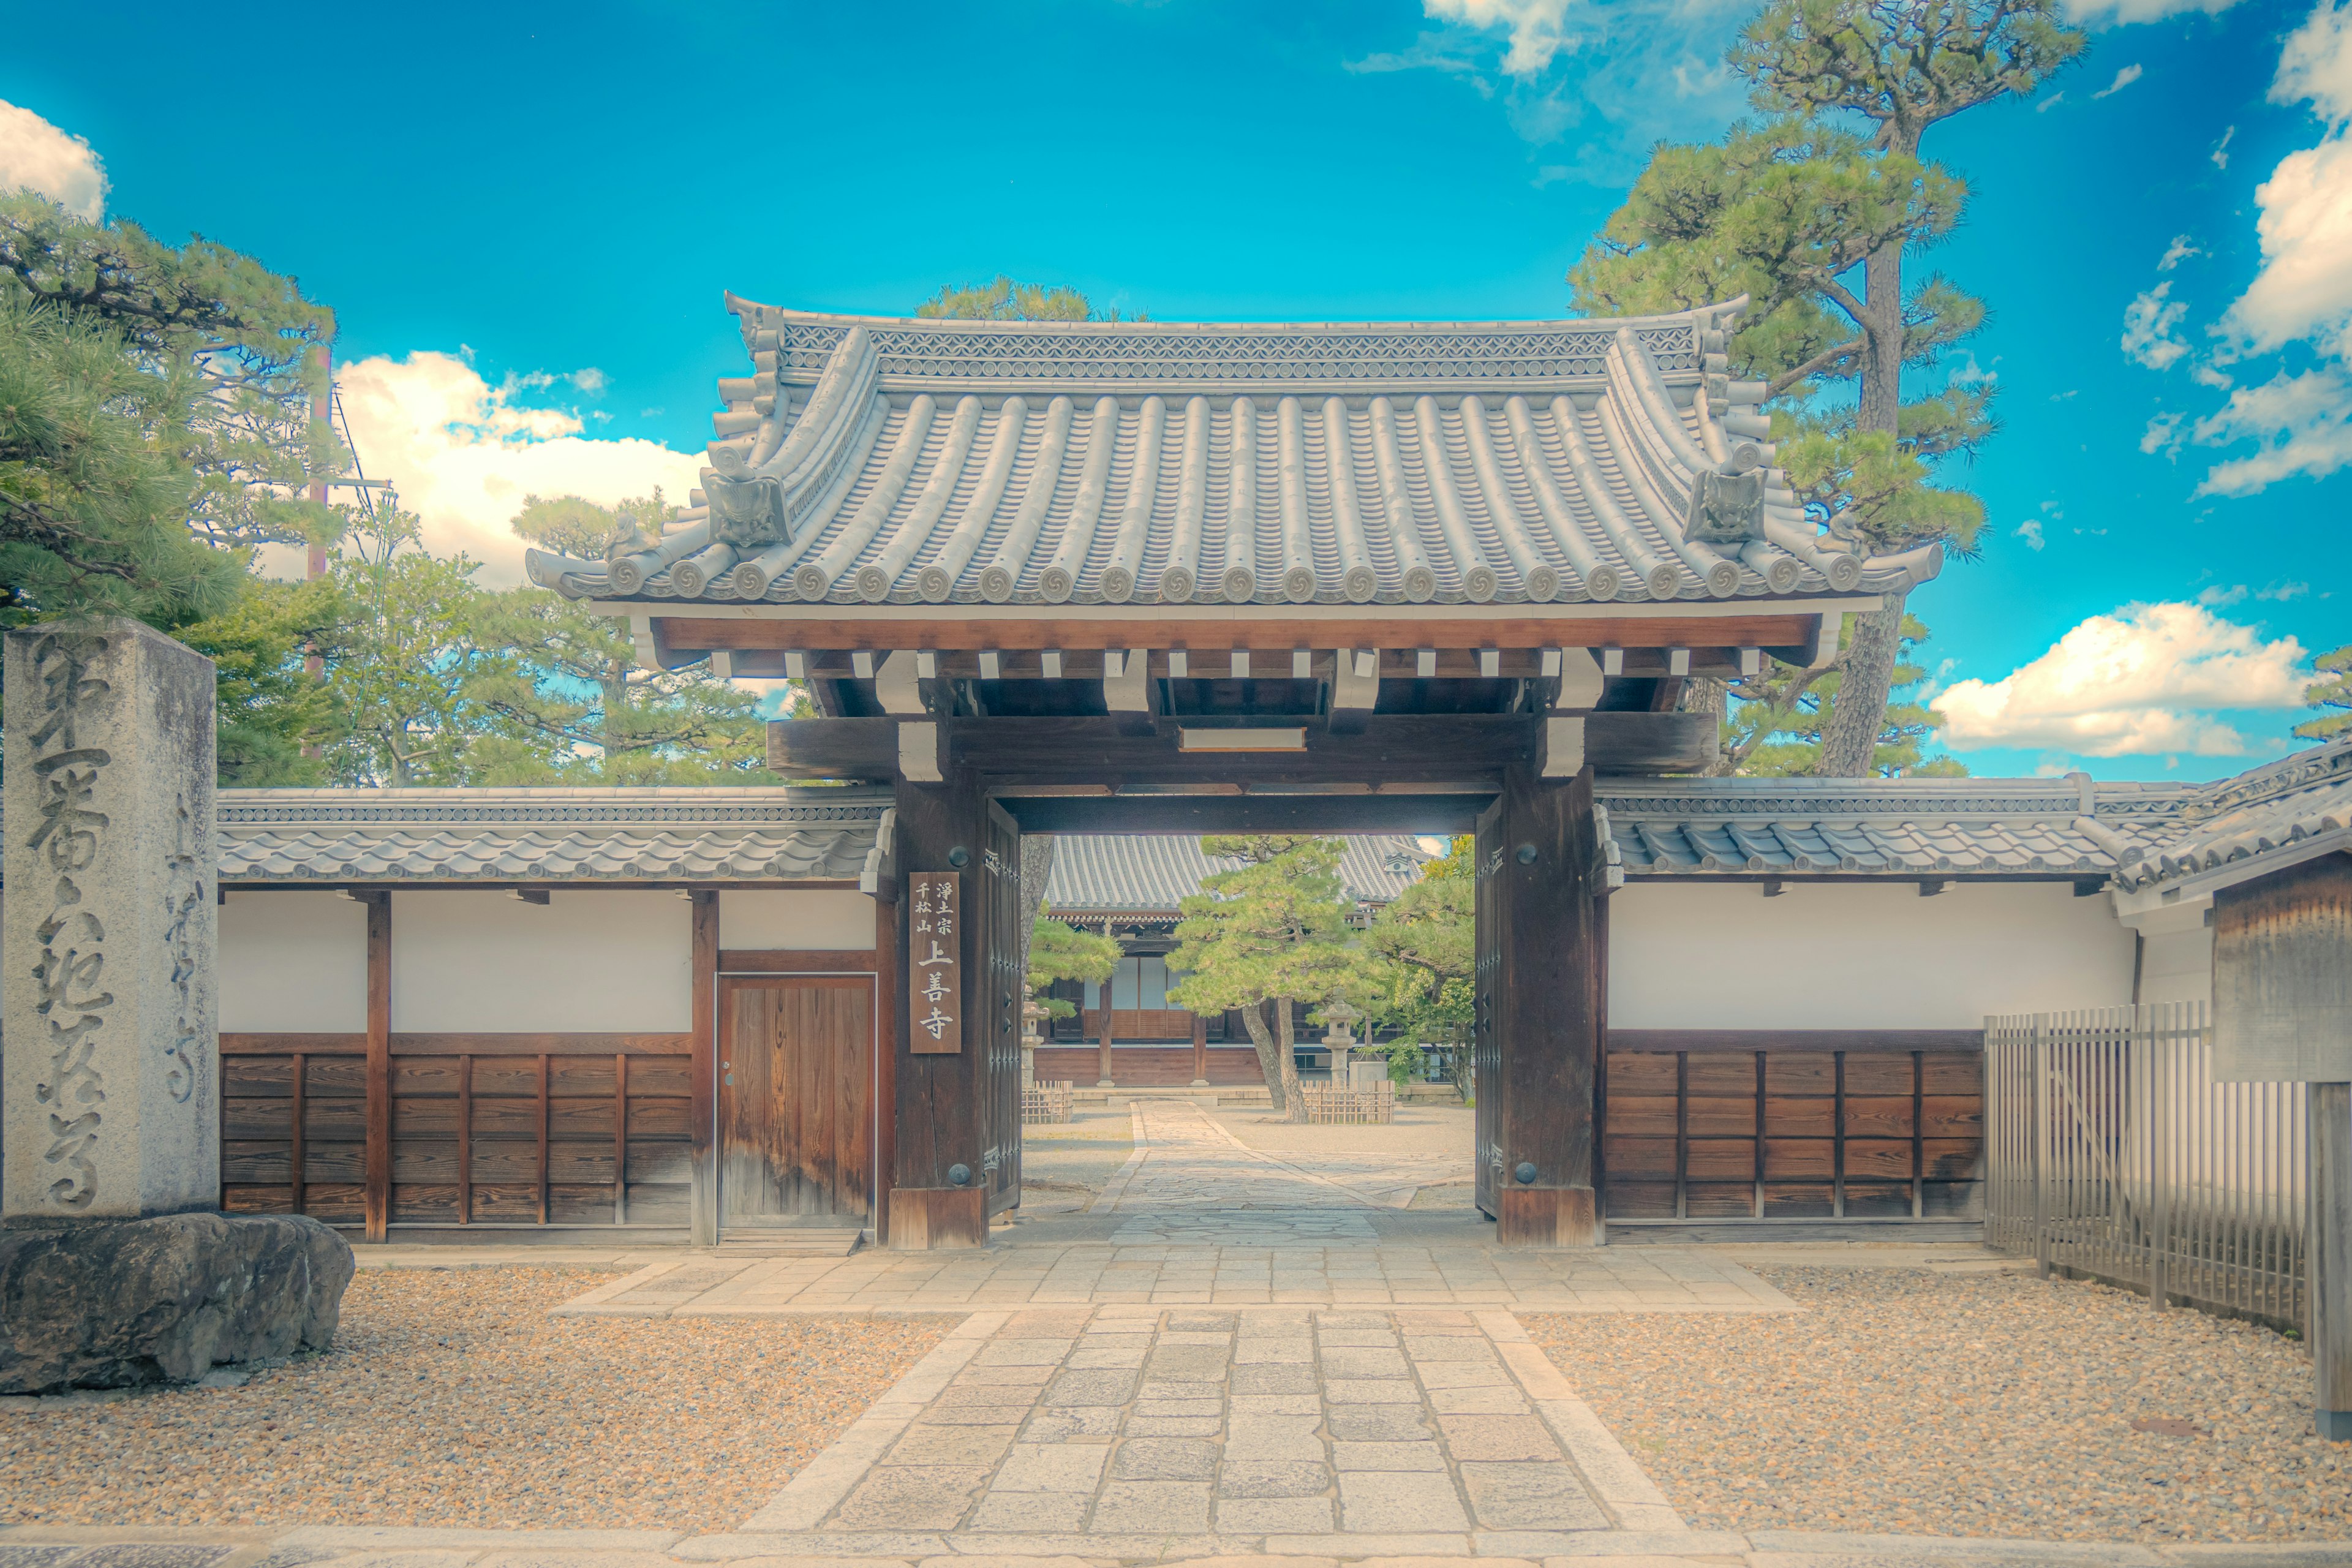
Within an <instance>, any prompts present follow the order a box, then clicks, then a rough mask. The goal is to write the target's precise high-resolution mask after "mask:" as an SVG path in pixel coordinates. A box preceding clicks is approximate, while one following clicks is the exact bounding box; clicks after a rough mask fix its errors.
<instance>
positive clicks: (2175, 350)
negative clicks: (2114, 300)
mask: <svg viewBox="0 0 2352 1568" xmlns="http://www.w3.org/2000/svg"><path fill="white" fill-rule="evenodd" d="M2171 292H2172V284H2171V282H2170V281H2169V280H2167V281H2165V282H2162V283H2159V284H2158V285H2157V286H2156V287H2155V288H2153V289H2149V290H2148V291H2147V292H2146V293H2144V294H2141V295H2139V296H2138V297H2137V298H2136V299H2134V300H2132V302H2131V303H2130V304H2128V305H2126V306H2125V307H2124V336H2123V351H2124V357H2125V358H2126V359H2135V360H2137V361H2138V362H2139V363H2142V364H2144V365H2146V366H2147V368H2148V369H2150V370H2166V369H2169V368H2170V367H2171V365H2172V363H2173V362H2174V361H2176V360H2179V359H2180V358H2181V357H2182V356H2183V355H2185V354H2187V353H2189V345H2188V344H2187V343H2184V342H2181V341H2180V340H2179V338H2176V337H2174V336H2173V335H2172V331H2173V329H2174V328H2176V327H2178V326H2179V325H2180V319H2181V318H2182V317H2183V316H2186V315H2187V314H2189V307H2188V305H2187V304H2185V303H2184V302H2182V301H2181V300H2167V299H2166V298H2165V296H2166V295H2168V294H2169V293H2171Z"/></svg>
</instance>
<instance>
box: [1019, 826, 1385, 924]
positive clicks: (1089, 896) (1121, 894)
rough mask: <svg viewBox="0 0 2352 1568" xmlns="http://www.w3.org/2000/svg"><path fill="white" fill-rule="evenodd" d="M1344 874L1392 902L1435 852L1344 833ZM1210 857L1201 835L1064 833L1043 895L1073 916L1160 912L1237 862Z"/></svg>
mask: <svg viewBox="0 0 2352 1568" xmlns="http://www.w3.org/2000/svg"><path fill="white" fill-rule="evenodd" d="M1346 844H1347V851H1346V853H1345V854H1344V855H1342V856H1341V857H1340V859H1339V879H1340V881H1341V882H1342V883H1343V884H1344V885H1345V886H1346V888H1347V889H1348V891H1349V893H1350V894H1351V895H1352V896H1353V897H1355V898H1356V899H1357V900H1359V901H1360V902H1366V903H1386V902H1388V901H1389V900H1391V899H1393V898H1395V897H1396V896H1397V894H1399V893H1400V892H1402V891H1403V890H1404V889H1405V887H1406V886H1407V885H1408V884H1409V883H1411V882H1412V880H1413V879H1415V878H1417V877H1418V876H1420V874H1421V866H1422V863H1423V861H1425V860H1427V859H1428V858H1430V857H1429V855H1428V852H1427V851H1425V850H1423V848H1421V847H1420V846H1419V845H1418V844H1416V843H1415V842H1414V841H1413V840H1412V839H1411V838H1407V837H1401V836H1399V835H1395V834H1359V835H1352V836H1349V837H1348V838H1347V839H1346ZM1239 864H1240V862H1239V861H1235V860H1212V859H1210V858H1209V857H1207V856H1206V855H1203V854H1202V853H1201V841H1200V839H1198V838H1195V837H1186V836H1179V835H1174V834H1062V835H1059V836H1057V837H1055V840H1054V868H1053V870H1052V872H1051V873H1050V874H1048V876H1047V877H1046V879H1045V901H1046V903H1047V904H1048V905H1049V906H1051V907H1052V908H1053V909H1055V910H1059V911H1066V912H1068V913H1071V914H1162V915H1167V916H1170V917H1173V916H1174V914H1175V913H1176V909H1177V905H1178V904H1179V903H1180V902H1181V900H1184V899H1186V898H1189V897H1191V896H1192V894H1194V893H1197V892H1199V891H1200V890H1201V880H1202V878H1204V877H1207V876H1209V875H1211V874H1212V873H1213V872H1216V871H1222V870H1226V869H1229V868H1232V867H1234V866H1236V865H1239Z"/></svg>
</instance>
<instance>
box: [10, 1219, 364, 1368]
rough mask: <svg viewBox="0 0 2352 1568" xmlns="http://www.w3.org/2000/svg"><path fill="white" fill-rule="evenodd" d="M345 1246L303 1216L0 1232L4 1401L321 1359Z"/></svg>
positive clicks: (338, 1310)
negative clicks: (302, 1355) (235, 1365)
mask: <svg viewBox="0 0 2352 1568" xmlns="http://www.w3.org/2000/svg"><path fill="white" fill-rule="evenodd" d="M352 1268H353V1263H352V1249H351V1246H350V1244H349V1243H347V1242H346V1241H344V1240H343V1238H342V1237H340V1236H337V1235H336V1234H335V1233H334V1232H333V1231H332V1230H331V1229H329V1228H328V1227H327V1226H323V1225H321V1224H320V1223H319V1222H318V1221H317V1220H314V1219H306V1218H304V1217H302V1216H300V1215H237V1216H235V1217H231V1216H228V1215H216V1214H182V1215H159V1216H156V1217H154V1218H151V1219H130V1220H94V1221H86V1222H83V1223H81V1224H79V1225H72V1226H39V1227H35V1226H26V1225H25V1224H24V1223H23V1222H19V1223H18V1224H17V1225H16V1226H11V1227H9V1228H6V1229H0V1394H47V1393H55V1392H58V1391H59V1390H63V1389H68V1388H125V1387H131V1386H133V1385H136V1384H150V1383H194V1381H196V1380H197V1379H198V1378H200V1377H202V1376H204V1375H205V1373H206V1372H207V1371H209V1370H210V1369H211V1368H212V1367H213V1366H214V1365H215V1364H216V1363H224V1362H248V1361H268V1360H274V1359H277V1358H279V1357H283V1356H289V1355H291V1354H293V1353H294V1352H296V1351H300V1350H314V1351H317V1350H325V1349H326V1348H327V1346H328V1344H329V1343H330V1342H331V1341H332V1340H333V1339H334V1336H335V1324H336V1322H337V1321H339V1320H340V1318H341V1315H342V1307H343V1288H344V1287H345V1286H347V1285H349V1284H350V1283H351V1281H352Z"/></svg>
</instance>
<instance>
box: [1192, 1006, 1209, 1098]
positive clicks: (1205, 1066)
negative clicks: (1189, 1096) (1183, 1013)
mask: <svg viewBox="0 0 2352 1568" xmlns="http://www.w3.org/2000/svg"><path fill="white" fill-rule="evenodd" d="M1208 1083H1209V1020H1208V1019H1206V1018H1204V1017H1202V1016H1201V1015H1200V1014H1198V1013H1195V1014H1193V1015H1192V1087H1193V1088H1194V1089H1205V1088H1207V1087H1208Z"/></svg>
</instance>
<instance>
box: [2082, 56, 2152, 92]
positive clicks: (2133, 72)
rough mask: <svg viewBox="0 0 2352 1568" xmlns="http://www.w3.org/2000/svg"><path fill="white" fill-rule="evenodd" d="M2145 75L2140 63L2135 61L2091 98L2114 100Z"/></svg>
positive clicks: (2117, 73)
mask: <svg viewBox="0 0 2352 1568" xmlns="http://www.w3.org/2000/svg"><path fill="white" fill-rule="evenodd" d="M2144 74H2146V73H2145V72H2144V71H2143V70H2142V69H2141V68H2140V66H2139V63H2138V62H2137V61H2134V62H2133V63H2132V64H2130V65H2127V66H2126V67H2124V68H2123V69H2121V70H2119V71H2117V72H2116V79H2115V80H2113V81H2111V82H2109V83H2107V85H2106V86H2105V87H2103V88H2101V89H2099V90H2098V91H2096V92H2095V93H2093V94H2092V95H2091V96H2092V97H2093V98H2113V97H2115V95H2116V94H2117V93H2119V92H2121V91H2123V89H2126V88H2127V87H2129V86H2130V85H2131V84H2132V83H2134V82H2136V81H2137V80H2138V79H2140V78H2141V76H2143V75H2144Z"/></svg>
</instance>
